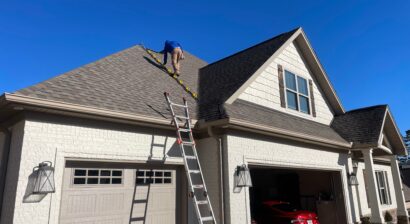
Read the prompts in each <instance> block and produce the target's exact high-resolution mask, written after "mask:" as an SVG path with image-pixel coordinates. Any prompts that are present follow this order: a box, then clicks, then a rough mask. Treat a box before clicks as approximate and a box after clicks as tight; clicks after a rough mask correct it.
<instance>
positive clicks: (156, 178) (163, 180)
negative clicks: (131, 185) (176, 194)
mask: <svg viewBox="0 0 410 224" xmlns="http://www.w3.org/2000/svg"><path fill="white" fill-rule="evenodd" d="M136 176H137V179H136V183H137V184H171V183H172V171H167V170H137V175H136Z"/></svg>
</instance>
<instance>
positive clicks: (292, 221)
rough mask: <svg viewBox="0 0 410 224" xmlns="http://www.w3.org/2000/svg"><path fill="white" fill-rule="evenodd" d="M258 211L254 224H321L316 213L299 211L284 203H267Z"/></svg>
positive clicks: (272, 201)
mask: <svg viewBox="0 0 410 224" xmlns="http://www.w3.org/2000/svg"><path fill="white" fill-rule="evenodd" d="M257 210H258V211H257V212H255V214H254V217H253V218H252V224H285V223H286V224H319V221H318V217H317V215H316V213H314V212H309V211H303V210H297V209H295V208H294V207H293V206H292V205H291V204H290V203H288V202H284V201H277V200H271V201H265V202H263V203H262V205H261V207H260V208H258V209H257Z"/></svg>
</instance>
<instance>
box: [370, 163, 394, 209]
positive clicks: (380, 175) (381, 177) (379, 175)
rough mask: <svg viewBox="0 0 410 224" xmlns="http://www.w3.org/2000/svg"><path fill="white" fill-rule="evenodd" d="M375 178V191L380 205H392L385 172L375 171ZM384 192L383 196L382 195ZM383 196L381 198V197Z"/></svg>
mask: <svg viewBox="0 0 410 224" xmlns="http://www.w3.org/2000/svg"><path fill="white" fill-rule="evenodd" d="M374 173H375V176H376V183H377V191H378V194H379V199H380V204H381V205H384V206H388V205H391V204H392V200H391V194H390V185H389V180H388V178H387V171H384V170H376V171H374ZM382 184H383V186H381V185H382ZM382 191H384V192H385V194H383V193H382ZM383 195H384V196H385V198H383V197H382V196H383Z"/></svg>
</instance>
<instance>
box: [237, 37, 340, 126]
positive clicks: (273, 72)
mask: <svg viewBox="0 0 410 224" xmlns="http://www.w3.org/2000/svg"><path fill="white" fill-rule="evenodd" d="M278 64H279V65H282V66H283V69H284V70H290V71H291V72H294V73H295V74H297V75H300V76H302V77H305V78H306V79H312V80H313V90H312V91H313V94H314V98H315V110H316V117H314V116H312V115H306V114H303V113H301V112H298V111H294V110H291V109H286V108H282V107H281V100H280V90H279V77H278ZM314 80H315V79H314V78H313V76H312V74H311V73H310V71H309V69H308V68H307V66H306V64H305V63H304V61H303V59H302V57H301V55H300V54H299V52H298V50H297V48H296V46H295V44H293V43H291V44H290V45H289V46H288V47H287V48H286V49H285V50H283V52H282V53H281V54H279V55H278V56H277V57H276V58H275V59H274V61H273V62H272V63H271V64H270V65H269V66H268V67H267V68H266V69H265V70H264V71H263V72H262V73H261V74H260V75H259V76H258V77H257V78H256V80H255V81H254V82H253V83H252V84H251V85H250V86H249V87H248V88H247V89H246V90H245V91H244V92H243V93H242V94H241V95H240V96H239V99H242V100H246V101H249V102H253V103H256V104H259V105H261V106H265V107H269V108H272V109H275V110H279V111H282V112H285V113H290V114H292V115H295V116H299V117H303V118H306V119H310V120H314V121H317V122H320V123H323V124H330V123H331V121H332V119H333V111H332V109H331V108H330V106H329V105H328V104H327V102H326V100H325V96H324V94H323V93H322V91H320V89H319V87H318V85H317V83H316V82H315V81H314Z"/></svg>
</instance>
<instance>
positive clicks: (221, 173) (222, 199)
mask: <svg viewBox="0 0 410 224" xmlns="http://www.w3.org/2000/svg"><path fill="white" fill-rule="evenodd" d="M208 134H209V136H210V137H212V138H214V139H215V140H216V141H217V143H218V151H219V154H218V160H219V181H220V183H221V184H220V185H219V192H220V193H219V198H220V205H221V207H220V212H221V221H222V224H224V223H226V220H225V210H226V209H225V197H224V192H225V181H224V170H225V163H224V162H223V161H224V159H225V158H224V152H223V151H224V150H223V139H222V137H221V136H217V135H215V134H214V132H213V131H212V127H211V126H210V127H208Z"/></svg>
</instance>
